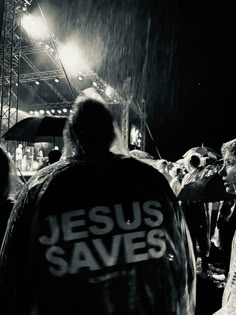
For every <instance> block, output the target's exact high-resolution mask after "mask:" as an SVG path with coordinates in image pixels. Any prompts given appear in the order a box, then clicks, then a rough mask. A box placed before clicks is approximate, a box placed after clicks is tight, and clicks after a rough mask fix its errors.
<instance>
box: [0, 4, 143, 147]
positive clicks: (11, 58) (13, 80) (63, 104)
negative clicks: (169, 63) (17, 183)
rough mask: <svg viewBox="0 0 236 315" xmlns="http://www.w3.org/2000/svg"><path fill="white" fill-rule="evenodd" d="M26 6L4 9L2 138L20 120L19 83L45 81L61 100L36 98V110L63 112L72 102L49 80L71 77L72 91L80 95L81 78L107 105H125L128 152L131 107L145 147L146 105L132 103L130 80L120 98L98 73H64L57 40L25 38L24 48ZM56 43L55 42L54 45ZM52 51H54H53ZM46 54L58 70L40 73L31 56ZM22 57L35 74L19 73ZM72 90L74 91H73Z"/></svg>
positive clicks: (0, 54)
mask: <svg viewBox="0 0 236 315" xmlns="http://www.w3.org/2000/svg"><path fill="white" fill-rule="evenodd" d="M29 2H30V3H31V2H32V0H31V1H29ZM23 5H25V2H24V1H23V0H5V8H4V21H3V31H2V42H1V47H0V57H1V60H2V62H1V73H0V74H1V80H0V89H1V112H0V135H1V134H2V133H3V132H5V131H6V130H7V129H9V128H10V127H11V126H12V125H13V124H14V123H15V122H17V118H18V88H19V84H21V85H22V86H24V87H25V88H26V89H27V88H28V83H30V82H34V81H36V80H39V81H44V82H45V84H46V85H47V86H48V87H49V88H50V89H51V90H52V91H53V92H54V93H55V95H56V96H57V97H58V98H59V100H61V101H59V102H55V103H45V100H44V99H42V98H41V97H40V96H37V99H38V100H39V101H40V102H42V103H36V104H32V109H33V110H40V109H44V110H47V109H48V110H49V109H52V108H53V109H62V108H67V109H68V108H70V107H71V103H72V101H70V100H67V99H66V98H65V96H64V95H63V94H62V92H60V91H59V90H58V89H57V88H56V87H55V86H54V85H53V84H52V83H50V82H48V81H49V80H52V79H55V78H58V79H63V78H64V79H65V78H66V79H67V77H68V78H70V80H69V81H70V82H69V83H70V84H71V86H72V87H73V89H74V90H73V91H76V93H77V94H79V93H80V92H81V90H80V87H79V77H84V78H85V79H86V78H89V79H90V80H91V84H92V86H93V87H94V88H95V89H96V90H97V91H98V93H99V94H100V95H101V96H102V97H103V98H104V99H105V100H106V101H107V102H108V103H113V104H114V103H116V104H119V105H120V106H122V109H121V129H122V130H121V132H122V138H123V143H124V145H125V146H126V148H127V149H128V144H129V110H130V108H132V109H133V110H134V111H135V112H136V113H137V114H138V115H139V117H140V119H141V133H142V136H143V142H142V146H143V147H142V149H144V147H145V118H146V117H145V115H146V114H145V113H146V104H144V103H141V105H140V106H137V104H135V103H134V102H133V99H132V96H130V95H129V92H130V78H128V79H127V80H126V81H125V83H124V89H123V92H122V95H123V96H121V95H120V94H118V93H117V92H116V91H115V89H113V88H112V87H111V86H110V85H109V84H108V83H107V82H105V81H104V80H103V79H102V78H100V77H99V76H98V74H97V73H95V72H94V71H92V70H90V69H88V70H86V71H85V72H81V71H79V70H78V71H77V72H76V73H74V72H73V73H66V74H65V73H64V69H63V67H62V66H61V63H60V60H59V58H58V55H57V54H56V53H55V50H56V49H57V48H58V47H59V46H62V45H63V44H62V43H60V42H59V40H58V39H53V38H51V39H49V38H48V39H47V42H45V43H43V42H42V44H41V45H32V44H30V43H29V41H28V40H27V39H25V41H24V43H26V45H25V44H24V46H22V47H21V32H20V14H19V13H21V11H22V6H23ZM52 41H53V43H52ZM50 48H51V49H50ZM39 53H46V54H47V56H48V57H49V59H50V61H51V62H53V63H54V65H55V66H56V67H57V69H56V70H49V71H40V69H38V67H37V66H36V65H35V64H34V63H33V62H32V59H31V58H30V55H33V54H39ZM21 58H22V59H23V60H24V62H26V64H27V65H28V66H29V67H30V68H31V69H32V71H33V72H32V73H19V69H20V67H19V66H20V60H21ZM107 89H110V91H111V94H108V93H107ZM73 91H72V92H73Z"/></svg>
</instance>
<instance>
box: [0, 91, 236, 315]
mask: <svg viewBox="0 0 236 315" xmlns="http://www.w3.org/2000/svg"><path fill="white" fill-rule="evenodd" d="M118 129H119V128H118V125H117V123H116V122H115V121H114V118H113V116H112V113H111V112H110V111H109V109H108V107H107V106H106V104H105V103H103V102H102V101H100V100H96V99H93V98H89V97H86V96H79V97H78V98H77V99H76V101H75V103H74V105H73V108H72V111H71V113H70V116H69V117H68V119H67V122H66V125H65V129H64V147H63V150H62V152H59V151H58V150H53V151H52V152H51V153H50V155H49V163H48V165H44V166H43V167H42V168H41V169H38V170H37V172H36V174H35V175H33V176H32V177H31V178H30V179H29V180H28V181H27V182H22V181H20V180H19V178H18V176H17V173H16V171H15V172H14V169H16V167H19V165H18V164H16V165H14V163H13V162H12V161H11V157H10V156H9V155H8V154H7V152H6V151H5V150H4V148H0V174H1V175H0V176H1V181H0V206H1V211H0V242H1V250H0V295H1V297H2V307H3V309H4V310H5V313H4V314H6V315H8V314H9V315H10V314H11V315H14V314H25V315H33V314H37V315H49V314H50V315H56V314H57V315H71V314H91V313H92V314H93V313H95V312H96V313H98V314H104V315H105V314H116V315H118V314H132V315H134V314H135V315H139V314H140V315H141V314H142V315H144V314H145V315H147V314H160V315H173V314H175V315H194V314H195V309H196V287H197V286H196V281H197V269H196V262H197V259H198V258H199V259H200V261H201V273H202V274H204V273H205V274H206V276H207V269H208V258H209V255H210V251H211V247H212V246H213V245H212V244H213V243H214V244H216V246H218V247H219V248H220V250H222V251H223V252H224V257H225V276H226V279H227V281H226V285H225V289H224V294H223V300H222V308H221V309H220V310H218V311H217V313H215V315H216V314H217V315H229V314H236V306H235V303H236V282H235V281H236V280H235V279H236V235H235V226H236V225H235V222H236V221H235V220H236V212H235V211H234V210H235V195H236V139H234V140H231V141H229V142H227V143H224V144H223V145H222V150H221V153H222V156H212V155H211V156H208V155H207V154H203V155H201V154H199V153H197V152H193V153H191V154H189V155H187V156H186V157H185V158H183V159H180V160H178V161H176V162H170V161H167V160H164V159H161V160H155V159H154V158H152V157H151V158H148V159H145V158H140V157H138V156H135V155H134V154H132V152H128V151H127V150H126V149H125V148H124V146H123V145H122V143H121V139H120V138H119V130H118ZM19 149H22V147H19ZM18 151H20V150H18ZM222 158H223V160H222ZM218 176H219V177H220V179H221V180H223V183H224V185H223V186H222V187H223V190H224V192H221V193H218V192H217V190H216V189H215V190H214V189H213V193H211V196H210V197H209V194H208V196H206V187H207V185H208V186H209V185H210V184H211V182H212V181H213V179H214V178H216V179H218ZM217 187H218V186H217ZM212 196H213V197H212Z"/></svg>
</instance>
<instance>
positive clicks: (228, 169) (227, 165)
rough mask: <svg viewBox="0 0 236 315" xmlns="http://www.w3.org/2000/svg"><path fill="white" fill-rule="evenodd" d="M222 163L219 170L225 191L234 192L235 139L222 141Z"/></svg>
mask: <svg viewBox="0 0 236 315" xmlns="http://www.w3.org/2000/svg"><path fill="white" fill-rule="evenodd" d="M221 153H222V156H223V161H224V164H223V166H222V168H221V169H220V170H219V174H220V175H221V176H222V178H223V181H224V185H225V189H226V192H227V193H229V194H233V195H235V194H236V139H233V140H231V141H228V142H226V143H223V145H222V147H221Z"/></svg>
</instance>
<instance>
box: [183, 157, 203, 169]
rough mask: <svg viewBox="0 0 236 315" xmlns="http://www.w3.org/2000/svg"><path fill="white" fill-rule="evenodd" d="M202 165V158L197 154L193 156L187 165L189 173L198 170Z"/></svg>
mask: <svg viewBox="0 0 236 315" xmlns="http://www.w3.org/2000/svg"><path fill="white" fill-rule="evenodd" d="M200 165H201V156H200V155H199V154H197V153H194V154H192V155H191V156H190V157H189V158H188V160H187V164H186V168H187V170H188V172H191V171H192V170H195V169H197V168H198V167H199V166H200Z"/></svg>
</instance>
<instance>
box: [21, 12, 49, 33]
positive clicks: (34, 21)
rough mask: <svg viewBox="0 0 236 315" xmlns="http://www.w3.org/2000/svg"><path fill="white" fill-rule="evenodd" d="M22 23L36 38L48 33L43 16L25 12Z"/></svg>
mask: <svg viewBox="0 0 236 315" xmlns="http://www.w3.org/2000/svg"><path fill="white" fill-rule="evenodd" d="M21 25H22V27H23V28H24V30H25V31H26V32H27V34H28V35H29V36H30V37H32V38H34V39H40V38H41V39H42V38H44V37H45V36H46V35H47V33H48V31H47V28H46V26H45V24H44V22H43V20H42V18H40V17H37V16H33V15H31V14H25V15H24V16H23V17H22V19H21Z"/></svg>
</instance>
